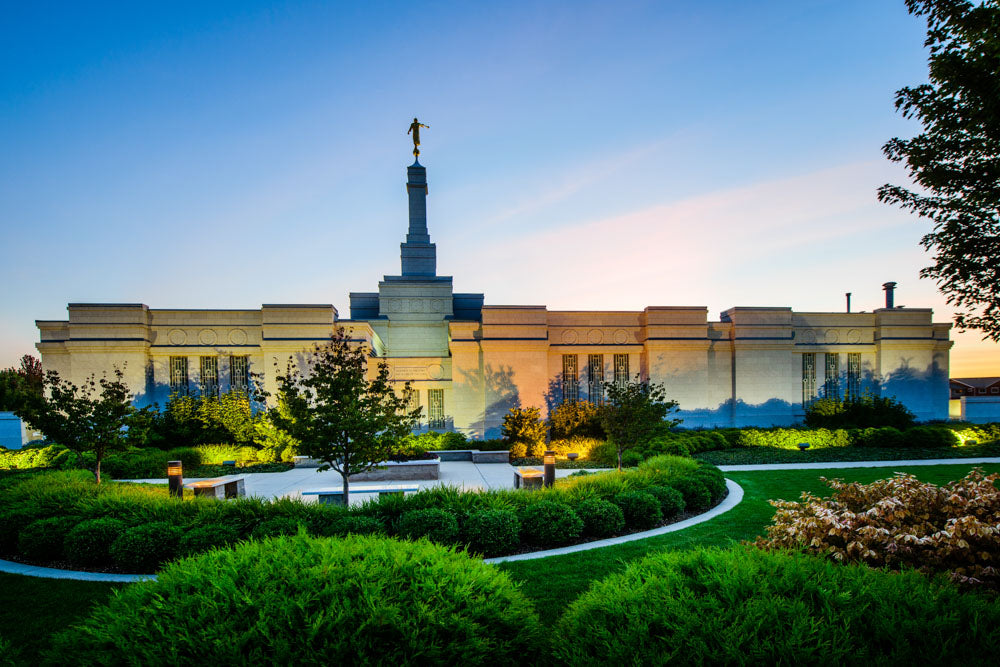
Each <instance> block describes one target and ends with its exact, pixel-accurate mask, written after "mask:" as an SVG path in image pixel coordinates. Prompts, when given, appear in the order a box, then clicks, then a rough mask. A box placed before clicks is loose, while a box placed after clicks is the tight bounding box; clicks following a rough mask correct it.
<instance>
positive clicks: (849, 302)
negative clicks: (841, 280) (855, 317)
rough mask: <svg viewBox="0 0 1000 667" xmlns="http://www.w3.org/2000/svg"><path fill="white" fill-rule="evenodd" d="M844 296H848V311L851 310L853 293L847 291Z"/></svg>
mask: <svg viewBox="0 0 1000 667" xmlns="http://www.w3.org/2000/svg"><path fill="white" fill-rule="evenodd" d="M844 296H846V297H847V312H851V293H850V292H847V293H846V294H844Z"/></svg>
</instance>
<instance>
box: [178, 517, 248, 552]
mask: <svg viewBox="0 0 1000 667" xmlns="http://www.w3.org/2000/svg"><path fill="white" fill-rule="evenodd" d="M239 541H240V533H239V531H237V530H236V529H235V528H234V527H232V526H230V525H227V524H224V523H205V524H202V525H200V526H195V527H193V528H189V529H188V530H186V531H185V532H184V535H182V536H181V541H180V544H179V546H178V548H177V553H178V554H179V555H181V556H191V555H193V554H200V553H202V552H204V551H208V550H209V549H214V548H216V547H228V546H230V545H232V544H236V543H237V542H239Z"/></svg>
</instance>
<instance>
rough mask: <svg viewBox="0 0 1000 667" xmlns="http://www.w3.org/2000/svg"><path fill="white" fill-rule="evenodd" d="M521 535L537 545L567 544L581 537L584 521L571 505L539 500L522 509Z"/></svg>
mask: <svg viewBox="0 0 1000 667" xmlns="http://www.w3.org/2000/svg"><path fill="white" fill-rule="evenodd" d="M520 518H521V535H522V537H523V538H524V540H525V541H526V542H529V543H530V544H534V545H537V546H556V545H559V544H566V543H567V542H572V541H573V540H575V539H577V538H578V537H580V534H581V533H582V532H583V521H581V520H580V517H578V516H577V515H576V512H574V511H573V508H571V507H570V506H569V505H567V504H565V503H560V502H556V501H554V500H539V501H537V502H533V503H531V504H529V505H527V506H526V507H525V508H524V509H522V510H521V517H520Z"/></svg>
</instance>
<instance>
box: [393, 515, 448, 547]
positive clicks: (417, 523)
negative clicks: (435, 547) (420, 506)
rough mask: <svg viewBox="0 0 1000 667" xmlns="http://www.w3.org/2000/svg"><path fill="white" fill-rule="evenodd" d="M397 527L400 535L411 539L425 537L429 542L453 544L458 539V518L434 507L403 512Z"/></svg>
mask: <svg viewBox="0 0 1000 667" xmlns="http://www.w3.org/2000/svg"><path fill="white" fill-rule="evenodd" d="M398 529H399V534H400V535H402V536H403V537H405V538H407V539H411V540H418V539H420V538H421V537H426V538H427V539H429V540H430V541H431V542H437V543H439V544H453V543H454V542H455V541H456V540H457V539H458V519H456V518H455V515H454V514H452V513H451V512H449V511H448V510H443V509H439V508H436V507H429V508H427V509H424V510H410V511H409V512H403V515H402V516H401V517H400V518H399V526H398Z"/></svg>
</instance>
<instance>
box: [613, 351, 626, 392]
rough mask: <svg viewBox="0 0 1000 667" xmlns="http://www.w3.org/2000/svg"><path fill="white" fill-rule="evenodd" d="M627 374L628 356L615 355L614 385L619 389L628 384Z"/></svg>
mask: <svg viewBox="0 0 1000 667" xmlns="http://www.w3.org/2000/svg"><path fill="white" fill-rule="evenodd" d="M628 380H629V374H628V355H627V354H616V355H615V384H616V385H618V386H619V387H624V386H625V385H627V384H628Z"/></svg>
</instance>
